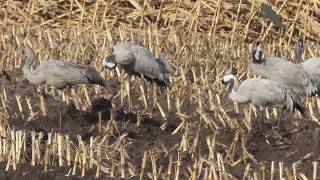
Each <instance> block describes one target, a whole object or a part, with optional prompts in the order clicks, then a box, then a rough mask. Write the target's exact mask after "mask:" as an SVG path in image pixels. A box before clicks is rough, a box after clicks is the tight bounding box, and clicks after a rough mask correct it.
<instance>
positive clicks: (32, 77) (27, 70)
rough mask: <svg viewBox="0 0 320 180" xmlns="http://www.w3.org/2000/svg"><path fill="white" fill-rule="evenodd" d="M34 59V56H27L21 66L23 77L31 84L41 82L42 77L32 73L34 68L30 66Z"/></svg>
mask: <svg viewBox="0 0 320 180" xmlns="http://www.w3.org/2000/svg"><path fill="white" fill-rule="evenodd" d="M34 60H35V58H34V57H27V60H26V62H25V64H24V65H23V67H22V72H23V76H24V78H26V79H27V80H28V81H29V82H31V83H33V84H39V83H41V82H42V79H41V77H40V76H37V75H36V74H35V73H34V70H33V69H32V67H31V65H32V63H33V62H34Z"/></svg>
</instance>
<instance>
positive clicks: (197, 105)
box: [0, 0, 320, 179]
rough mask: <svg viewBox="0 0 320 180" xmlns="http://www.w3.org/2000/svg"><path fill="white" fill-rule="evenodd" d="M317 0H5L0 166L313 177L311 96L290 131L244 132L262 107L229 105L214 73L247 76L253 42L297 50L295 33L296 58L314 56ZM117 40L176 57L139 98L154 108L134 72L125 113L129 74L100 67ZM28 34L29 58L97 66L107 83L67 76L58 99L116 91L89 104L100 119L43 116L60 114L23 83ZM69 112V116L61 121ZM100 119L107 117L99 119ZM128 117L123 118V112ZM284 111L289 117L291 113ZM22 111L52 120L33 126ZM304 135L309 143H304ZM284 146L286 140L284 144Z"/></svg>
mask: <svg viewBox="0 0 320 180" xmlns="http://www.w3.org/2000/svg"><path fill="white" fill-rule="evenodd" d="M261 3H269V4H270V5H272V7H273V10H274V11H275V12H277V13H278V14H279V16H280V18H281V20H282V22H283V24H284V25H285V28H284V29H283V30H280V29H278V28H276V27H274V26H273V25H272V23H271V22H270V21H269V20H266V19H263V18H261V16H260V15H261V13H260V6H261ZM319 6H320V1H317V0H299V1H295V0H291V1H288V0H272V1H264V0H239V1H233V0H211V1H209V0H197V1H196V0H195V1H190V0H176V1H172V0H162V1H160V0H159V1H154V0H144V1H142V0H127V1H124V0H113V1H111V0H110V1H102V0H98V1H90V0H87V1H80V0H79V1H78V0H71V1H64V0H61V1H45V0H30V1H9V0H8V1H4V2H1V7H0V14H1V21H0V32H1V33H0V42H1V43H0V58H1V60H0V68H1V70H2V73H1V84H0V87H1V107H0V113H1V116H0V117H1V119H0V122H1V126H0V134H1V136H2V137H3V138H2V139H1V141H0V161H2V162H3V164H5V165H4V166H1V167H3V169H5V170H6V171H7V170H9V171H11V167H12V168H13V169H16V164H18V165H19V164H20V166H21V168H18V170H19V171H23V168H27V166H23V164H31V165H32V166H35V167H36V168H37V169H40V171H41V172H42V171H48V168H49V169H53V171H55V169H56V167H58V166H61V167H66V168H65V169H66V171H61V170H60V171H58V173H61V174H69V175H71V174H72V175H76V176H89V177H92V176H97V177H100V176H102V177H110V178H115V179H116V178H119V177H122V178H132V179H135V178H137V179H139V178H140V179H242V178H244V179H266V178H276V177H277V178H279V177H283V178H286V179H294V178H298V179H304V178H305V177H308V178H309V179H311V178H312V177H314V178H315V177H316V176H318V175H317V166H318V163H317V160H318V151H317V148H318V140H316V139H317V138H318V137H319V136H318V135H317V134H316V133H315V132H318V131H317V130H316V129H317V127H318V125H319V121H318V117H319V116H318V111H319V107H320V101H319V100H318V98H308V99H306V100H305V104H306V107H307V108H308V114H309V118H310V122H308V123H306V124H308V125H309V126H310V129H309V130H306V131H303V133H305V134H303V135H301V134H299V133H300V131H299V130H297V129H299V126H301V121H302V118H301V117H300V116H299V115H298V114H297V113H296V114H295V115H294V118H293V119H294V122H295V123H293V124H294V125H293V126H294V127H291V129H290V133H289V134H290V135H288V136H290V137H289V138H288V137H285V136H286V135H284V134H281V135H280V134H277V130H274V129H272V128H271V127H270V128H268V130H267V131H266V134H267V136H266V137H265V138H256V137H251V136H250V133H249V132H250V131H251V130H252V125H251V122H252V121H254V119H255V118H257V111H259V110H257V109H256V108H255V107H253V106H251V105H244V106H240V107H238V106H235V105H234V104H233V103H232V102H231V101H230V100H229V99H228V96H227V94H226V93H225V89H224V88H223V87H222V86H221V84H220V82H219V80H220V78H221V76H222V75H223V74H225V73H228V72H230V71H231V70H232V68H231V67H234V69H233V70H235V69H236V74H237V76H238V78H239V79H240V80H243V79H246V78H248V77H253V73H252V71H251V70H250V61H251V52H252V50H253V48H255V46H256V42H258V41H260V42H261V44H262V47H263V48H264V49H265V52H266V55H267V56H273V55H274V56H282V57H286V58H288V59H293V58H294V55H295V48H296V44H297V39H298V38H299V37H302V38H304V39H305V42H306V43H305V46H306V50H305V53H304V57H305V58H308V57H314V56H320V52H319V38H320V9H319ZM122 40H128V41H135V42H138V43H140V44H142V45H144V46H145V47H147V48H149V49H150V50H151V51H152V52H153V53H154V54H155V55H156V57H161V58H163V59H166V60H168V61H170V62H171V64H172V65H173V66H174V68H175V74H174V78H173V85H172V87H171V88H170V89H169V90H168V91H165V92H164V91H160V90H159V89H155V88H154V86H153V85H152V84H151V83H148V84H147V87H148V92H147V98H148V99H149V101H148V102H147V103H148V104H149V107H152V109H147V110H145V109H144V101H143V95H142V93H141V90H142V82H141V80H139V78H136V79H135V80H134V83H133V88H132V89H133V90H132V98H133V103H134V112H136V113H134V114H131V115H126V113H125V111H126V108H127V90H126V87H125V83H124V82H125V80H126V74H125V73H124V72H122V71H121V70H120V69H117V71H109V70H105V69H103V67H102V61H101V60H102V58H103V57H104V56H106V55H109V54H110V53H111V51H110V49H111V47H112V46H114V45H115V44H116V43H117V42H118V41H122ZM24 45H30V46H31V47H32V48H33V49H34V50H35V52H36V54H37V63H35V65H39V64H40V63H42V62H44V61H46V60H48V59H52V58H59V59H65V60H68V61H72V62H75V63H82V64H90V65H92V66H95V67H96V68H97V70H98V71H99V72H101V75H102V76H103V77H105V79H106V80H108V81H110V83H111V84H113V86H112V88H110V89H106V90H103V89H101V88H100V87H93V86H87V87H86V86H84V85H83V86H82V85H81V86H77V87H74V88H73V89H72V91H71V92H65V94H64V97H63V101H64V102H63V104H64V105H63V107H65V108H67V107H69V106H70V104H74V106H75V109H76V112H77V113H78V112H90V113H92V114H94V112H93V111H94V110H93V109H94V108H93V105H94V104H95V103H96V102H95V99H99V98H103V97H106V95H107V94H117V93H119V94H120V95H119V96H117V97H115V98H114V99H112V104H113V108H112V109H111V110H110V111H109V110H108V112H107V116H105V117H101V113H97V114H94V115H95V117H96V116H98V117H99V118H98V119H99V122H98V123H97V125H92V124H89V125H87V127H83V128H84V130H82V129H81V130H79V129H77V127H80V126H79V125H76V124H75V125H74V126H73V125H72V124H71V125H70V124H68V123H67V124H66V127H64V128H65V129H63V130H62V131H61V129H60V132H59V131H58V130H59V129H55V128H53V127H51V126H50V125H47V122H46V118H48V119H50V118H51V116H52V119H54V120H56V121H59V120H58V118H57V117H56V116H54V115H55V114H57V113H58V111H57V107H58V105H57V104H58V103H59V102H60V101H61V100H57V99H56V98H55V97H56V96H57V95H56V94H57V93H56V91H55V90H54V88H53V87H48V86H46V85H40V86H32V85H29V84H28V83H26V82H23V80H22V74H21V70H20V69H21V68H22V65H23V63H24V60H25V58H24V56H23V53H22V50H23V47H24ZM8 76H9V77H10V78H11V80H8V78H7V77H8ZM12 79H13V80H12ZM24 89H25V91H24ZM26 91H28V92H29V91H30V92H32V93H33V94H34V95H31V94H32V93H29V94H28V93H27V92H26ZM43 94H48V95H47V96H48V97H47V96H44V95H43ZM60 103H62V102H60ZM53 104H55V105H53ZM65 113H66V114H68V113H69V114H70V112H65ZM265 113H266V117H267V118H268V119H270V121H271V120H272V119H275V118H276V117H277V115H278V112H277V110H276V109H268V110H267V111H266V112H265ZM110 114H111V115H110ZM119 114H120V115H119ZM68 118H69V116H68V115H66V116H65V121H67V120H68ZM103 118H104V119H105V120H109V121H103V122H101V119H103ZM126 118H127V119H129V120H128V121H120V120H119V119H126ZM110 119H111V120H110ZM132 119H134V121H133V120H132ZM293 119H292V121H293ZM40 120H41V121H40ZM286 120H287V121H289V122H290V121H291V119H290V117H287V118H286ZM26 121H27V123H26ZM19 122H20V123H19ZM21 122H23V123H21ZM29 122H33V123H35V124H37V123H38V124H39V126H41V127H42V126H43V127H44V128H43V129H45V126H48V127H50V128H52V129H50V128H48V130H46V131H44V132H42V131H37V130H36V129H32V128H30V127H35V126H31V125H28V123H29ZM150 122H155V124H156V125H154V124H152V123H150ZM299 122H300V123H299ZM63 123H64V121H63V122H62V124H63ZM18 124H23V125H18ZM26 124H27V125H26ZM287 124H288V122H287ZM67 125H69V126H70V127H67ZM28 127H29V128H28ZM37 127H38V126H37ZM72 127H73V128H74V129H72ZM43 129H42V130H43ZM144 129H148V130H146V131H144ZM150 131H152V132H153V133H152V132H150ZM84 132H86V133H84ZM87 132H90V133H91V132H95V133H91V134H90V133H89V134H90V135H92V136H91V138H90V139H89V138H88V139H85V138H84V137H82V138H80V136H77V133H79V134H80V135H81V136H83V135H84V134H88V133H87ZM133 132H134V133H135V134H136V136H132V135H131V134H132V133H133ZM48 133H50V135H48ZM130 133H131V134H130ZM150 134H151V135H150ZM138 136H139V138H138ZM267 137H272V138H273V140H274V141H275V142H277V143H278V146H277V147H278V148H274V149H272V148H271V149H268V147H267V146H266V147H265V149H264V150H263V151H262V150H261V151H258V150H257V151H254V150H253V149H255V148H252V147H251V146H253V145H252V144H259V142H262V141H263V142H266V141H268V138H267ZM280 137H281V138H280ZM51 138H52V140H50V141H49V139H51ZM284 139H285V140H284ZM308 140H310V141H311V145H310V142H308V144H304V143H307V141H308ZM279 141H281V142H283V143H284V144H281V143H279ZM248 142H249V143H248ZM152 143H153V144H152ZM146 144H147V145H146ZM150 144H151V145H150ZM271 144H272V143H271ZM288 144H289V145H288ZM290 145H292V147H294V148H291V149H290V148H289V149H286V148H288V147H289V146H290ZM257 146H258V145H257ZM260 146H263V145H261V144H260ZM270 146H271V145H270ZM304 147H305V149H308V150H304ZM258 149H259V148H258ZM259 153H260V154H259ZM268 153H270V154H268ZM288 154H289V155H288ZM292 154H293V155H292ZM268 155H270V156H269V157H268ZM286 155H288V156H286ZM291 155H292V156H291ZM20 156H21V158H20ZM25 156H26V157H25ZM299 167H300V168H299ZM69 170H70V171H69ZM68 172H69V173H68ZM17 173H18V172H17Z"/></svg>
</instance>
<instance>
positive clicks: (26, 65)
mask: <svg viewBox="0 0 320 180" xmlns="http://www.w3.org/2000/svg"><path fill="white" fill-rule="evenodd" d="M33 62H34V58H32V57H27V59H26V62H25V63H24V65H23V67H22V71H23V73H29V72H31V71H32V69H31V65H32V64H33Z"/></svg>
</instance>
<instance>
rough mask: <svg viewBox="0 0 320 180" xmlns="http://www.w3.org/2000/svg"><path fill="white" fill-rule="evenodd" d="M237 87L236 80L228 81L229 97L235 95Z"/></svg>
mask: <svg viewBox="0 0 320 180" xmlns="http://www.w3.org/2000/svg"><path fill="white" fill-rule="evenodd" d="M237 86H238V81H237V79H236V78H232V79H230V85H229V90H228V92H229V95H231V94H234V93H236V88H237Z"/></svg>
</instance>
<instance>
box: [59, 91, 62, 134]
mask: <svg viewBox="0 0 320 180" xmlns="http://www.w3.org/2000/svg"><path fill="white" fill-rule="evenodd" d="M58 94H59V102H58V103H59V104H58V108H59V131H60V132H61V121H62V115H61V111H62V110H61V103H62V91H61V90H58Z"/></svg>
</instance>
